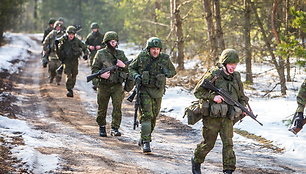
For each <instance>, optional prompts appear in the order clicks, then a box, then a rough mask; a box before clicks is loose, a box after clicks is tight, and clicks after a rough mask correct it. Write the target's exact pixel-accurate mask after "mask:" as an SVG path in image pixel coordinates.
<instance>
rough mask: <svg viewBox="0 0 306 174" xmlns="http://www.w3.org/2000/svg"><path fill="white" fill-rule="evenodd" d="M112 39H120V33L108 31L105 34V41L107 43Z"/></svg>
mask: <svg viewBox="0 0 306 174" xmlns="http://www.w3.org/2000/svg"><path fill="white" fill-rule="evenodd" d="M110 40H116V41H117V42H118V41H119V39H118V34H117V33H116V32H114V31H108V32H106V33H105V35H104V38H103V42H104V43H107V42H108V41H110Z"/></svg>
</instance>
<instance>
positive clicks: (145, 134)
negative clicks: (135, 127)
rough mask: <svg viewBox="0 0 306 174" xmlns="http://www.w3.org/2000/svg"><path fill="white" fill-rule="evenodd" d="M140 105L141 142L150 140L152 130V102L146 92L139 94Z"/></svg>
mask: <svg viewBox="0 0 306 174" xmlns="http://www.w3.org/2000/svg"><path fill="white" fill-rule="evenodd" d="M140 100H141V103H140V107H141V116H140V123H141V140H142V141H143V142H150V141H151V130H152V127H151V126H152V118H153V106H152V105H153V102H152V99H151V97H150V96H149V95H148V94H145V93H144V94H143V93H142V94H141V95H140Z"/></svg>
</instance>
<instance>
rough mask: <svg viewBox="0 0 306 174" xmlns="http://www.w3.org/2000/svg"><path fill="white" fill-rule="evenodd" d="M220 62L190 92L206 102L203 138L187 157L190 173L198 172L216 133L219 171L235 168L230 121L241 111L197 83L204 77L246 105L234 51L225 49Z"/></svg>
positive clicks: (212, 144) (231, 170)
mask: <svg viewBox="0 0 306 174" xmlns="http://www.w3.org/2000/svg"><path fill="white" fill-rule="evenodd" d="M219 62H220V64H219V65H218V66H217V67H215V68H213V69H211V70H209V71H208V72H207V73H205V74H204V75H203V77H202V78H201V80H200V81H199V82H198V84H197V85H196V87H195V89H194V95H195V97H196V98H198V99H202V100H203V101H206V102H209V104H210V112H209V116H206V117H203V130H202V131H203V132H202V134H203V139H204V140H203V141H202V142H201V143H200V144H198V145H197V148H196V149H195V151H194V156H193V157H192V159H191V162H192V173H193V174H200V173H201V163H203V162H204V160H205V157H206V155H207V154H208V153H209V152H210V151H211V149H213V147H214V145H215V142H216V139H217V136H218V134H220V137H221V140H222V143H223V149H222V156H223V172H224V173H225V174H231V173H233V171H234V170H235V168H236V167H235V165H236V157H235V153H234V151H233V140H232V138H233V124H234V119H233V117H232V116H233V115H235V117H236V116H237V117H238V116H240V115H244V113H242V112H241V110H240V111H239V110H238V109H235V108H234V107H233V106H229V105H227V104H226V103H225V102H224V98H223V97H222V96H220V95H218V94H216V93H215V92H213V91H210V90H208V89H204V88H203V87H202V86H201V84H202V82H203V81H204V79H208V80H210V81H211V82H212V83H213V84H214V85H215V86H216V87H217V88H222V89H223V90H225V91H226V92H228V94H230V96H231V97H232V98H233V99H234V100H236V101H238V102H239V103H240V104H242V105H246V103H247V102H248V98H247V97H246V96H245V95H244V90H243V85H242V82H241V77H240V73H239V72H236V71H235V69H236V66H237V64H238V63H239V57H238V54H237V52H236V51H235V50H233V49H225V50H224V51H223V52H222V54H221V56H220V61H219Z"/></svg>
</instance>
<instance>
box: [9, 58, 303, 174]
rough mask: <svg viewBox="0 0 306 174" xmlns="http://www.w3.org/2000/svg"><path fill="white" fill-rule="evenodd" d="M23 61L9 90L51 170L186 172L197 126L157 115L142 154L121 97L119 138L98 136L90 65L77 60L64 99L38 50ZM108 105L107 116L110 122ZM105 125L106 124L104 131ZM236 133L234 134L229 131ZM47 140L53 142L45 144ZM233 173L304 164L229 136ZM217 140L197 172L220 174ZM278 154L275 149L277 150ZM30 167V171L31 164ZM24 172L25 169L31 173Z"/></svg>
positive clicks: (275, 170)
mask: <svg viewBox="0 0 306 174" xmlns="http://www.w3.org/2000/svg"><path fill="white" fill-rule="evenodd" d="M34 56H36V57H35V58H34V59H31V60H30V61H28V62H27V64H26V66H25V67H24V69H23V71H22V72H21V73H20V74H18V75H16V79H14V80H15V84H14V86H15V87H14V89H13V94H14V95H15V96H17V99H18V101H17V102H16V105H17V106H18V107H19V108H20V111H19V114H17V115H18V116H17V117H18V119H21V120H25V121H26V122H27V123H29V124H30V125H31V126H33V128H34V129H35V130H40V131H41V132H43V133H42V135H39V136H41V138H42V139H44V140H45V141H46V144H41V145H40V146H37V147H36V150H38V151H39V152H40V153H42V154H47V155H52V154H55V155H58V156H59V158H60V159H59V164H58V166H59V167H58V168H57V169H56V170H53V171H51V173H140V174H141V173H173V174H177V173H182V174H186V173H191V170H190V169H191V164H190V158H191V156H192V153H193V150H194V148H195V147H196V144H198V143H199V142H200V141H201V131H200V130H195V129H192V128H191V127H189V126H187V125H184V124H182V123H181V122H179V121H177V120H175V119H173V118H171V117H167V116H165V115H161V116H160V117H159V118H158V120H157V126H156V129H155V131H154V133H153V142H152V145H151V147H152V153H151V154H143V153H142V152H141V150H140V148H139V147H138V145H137V141H138V138H139V128H138V129H137V130H133V129H132V120H133V105H132V104H131V103H128V102H127V101H126V100H124V103H123V118H122V125H121V128H120V130H121V132H122V136H121V137H112V136H108V137H106V138H104V137H99V136H98V126H97V124H96V121H95V112H96V108H97V105H96V103H95V102H96V92H95V91H93V90H92V89H91V84H90V83H86V82H85V77H86V75H88V74H89V72H90V70H89V68H88V66H87V64H86V62H84V61H83V60H80V65H79V75H78V77H77V84H76V87H75V90H74V91H75V97H74V98H67V97H66V90H65V85H64V80H65V78H63V80H62V83H61V85H59V86H58V85H56V84H55V83H54V84H50V83H49V81H48V73H47V70H46V69H44V68H42V67H41V64H40V59H39V55H34ZM110 113H111V106H110V107H109V111H108V118H107V121H108V123H110V121H111V118H110ZM109 130H110V125H109V124H108V125H107V131H108V135H110V134H109ZM235 136H237V135H235ZM49 143H52V144H53V146H48V144H49ZM234 146H235V152H236V156H237V170H236V172H235V173H257V174H258V173H271V174H274V173H275V174H276V173H306V169H305V167H304V166H299V165H298V164H289V163H288V162H286V161H285V160H281V158H276V157H274V156H271V154H273V153H274V152H273V151H272V150H269V149H265V148H262V147H261V146H260V144H257V143H250V142H248V141H245V140H244V139H243V138H242V139H241V141H235V142H234ZM221 150H222V143H221V141H220V139H218V141H217V143H216V146H215V148H214V149H213V150H212V152H211V153H210V154H209V155H208V156H207V160H206V161H205V163H204V164H202V172H203V173H222V161H221V159H222V152H221ZM280 155H281V154H280ZM32 168H33V169H32V170H31V172H33V173H40V172H39V171H37V170H35V168H36V166H35V163H34V164H33V166H32ZM31 172H29V173H31Z"/></svg>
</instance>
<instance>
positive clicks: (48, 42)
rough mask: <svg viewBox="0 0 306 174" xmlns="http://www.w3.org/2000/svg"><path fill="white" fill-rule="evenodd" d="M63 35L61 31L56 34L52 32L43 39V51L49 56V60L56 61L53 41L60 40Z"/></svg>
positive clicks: (54, 31)
mask: <svg viewBox="0 0 306 174" xmlns="http://www.w3.org/2000/svg"><path fill="white" fill-rule="evenodd" d="M63 35H64V33H63V32H62V31H59V32H58V31H56V30H52V31H51V32H50V33H49V34H48V35H47V37H46V38H45V41H44V42H43V50H44V51H45V52H46V53H47V54H49V59H58V56H57V55H56V45H55V39H56V38H60V37H61V36H63Z"/></svg>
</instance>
